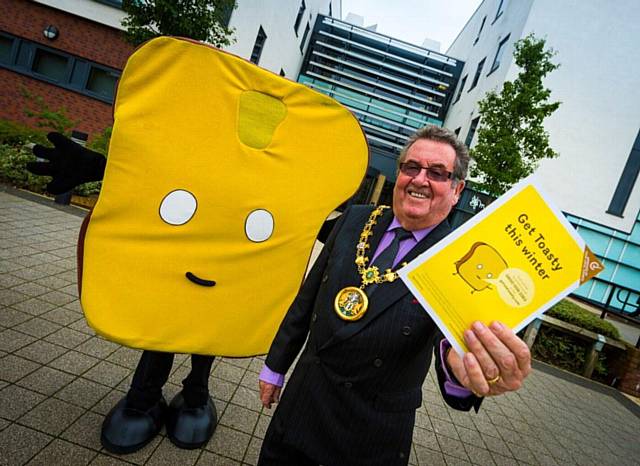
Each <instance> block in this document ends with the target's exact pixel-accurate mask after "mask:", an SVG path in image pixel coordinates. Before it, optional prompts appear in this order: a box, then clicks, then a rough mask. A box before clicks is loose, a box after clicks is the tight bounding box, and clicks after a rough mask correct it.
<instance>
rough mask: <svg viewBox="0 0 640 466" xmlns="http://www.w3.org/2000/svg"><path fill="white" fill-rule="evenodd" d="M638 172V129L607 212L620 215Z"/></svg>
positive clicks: (639, 145) (639, 150)
mask: <svg viewBox="0 0 640 466" xmlns="http://www.w3.org/2000/svg"><path fill="white" fill-rule="evenodd" d="M638 173H640V131H638V135H637V136H636V141H635V142H634V144H633V147H632V148H631V153H629V158H628V159H627V163H626V164H625V166H624V169H623V170H622V174H621V175H620V181H618V186H616V190H615V192H614V193H613V198H612V199H611V203H610V204H609V208H608V209H607V213H608V214H611V215H616V216H618V217H622V214H623V213H624V208H625V207H626V206H627V201H629V196H631V191H633V187H634V186H635V184H636V181H637V180H638Z"/></svg>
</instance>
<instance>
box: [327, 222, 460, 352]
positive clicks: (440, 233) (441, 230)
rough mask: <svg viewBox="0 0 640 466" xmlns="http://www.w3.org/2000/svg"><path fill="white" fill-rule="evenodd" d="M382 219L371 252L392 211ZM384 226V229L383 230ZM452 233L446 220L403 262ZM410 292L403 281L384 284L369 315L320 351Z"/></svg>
mask: <svg viewBox="0 0 640 466" xmlns="http://www.w3.org/2000/svg"><path fill="white" fill-rule="evenodd" d="M387 215H389V217H390V218H387ZM382 218H383V221H382V222H378V223H379V225H376V226H380V227H381V228H380V230H381V231H382V234H379V233H378V232H377V231H374V236H373V238H372V241H371V249H370V251H375V250H376V248H377V247H378V244H379V243H380V240H381V239H382V236H383V234H384V232H385V231H386V229H387V227H388V226H389V223H391V220H392V219H393V213H392V212H391V209H389V211H387V212H386V213H385V215H384V216H383V217H382ZM383 225H384V228H382V226H383ZM450 231H451V228H450V227H449V222H447V221H446V220H445V221H443V222H442V223H440V224H439V225H438V226H437V227H436V228H435V229H434V230H433V231H432V232H431V233H429V234H428V235H427V236H426V237H425V238H423V239H422V241H420V242H419V243H418V244H416V245H415V246H414V248H413V249H412V250H411V251H409V253H407V255H406V256H405V257H404V258H403V262H410V261H412V260H413V259H415V258H416V257H417V256H418V255H420V254H421V253H423V252H424V251H426V250H427V249H429V248H430V247H431V246H433V245H434V244H436V243H437V242H438V241H440V240H441V239H442V238H444V237H445V236H446V235H447V234H448V233H449V232H450ZM374 238H375V239H376V243H375V246H374V244H373V239H374ZM370 255H371V256H373V252H370ZM365 291H366V290H365ZM408 292H409V290H408V288H407V287H406V286H405V284H404V282H403V281H402V280H401V279H397V280H395V281H394V282H391V283H383V284H380V285H378V287H377V288H376V289H375V290H374V292H373V293H371V295H370V296H369V309H368V310H367V313H366V314H365V315H364V317H363V318H362V319H360V320H357V321H355V322H346V323H345V325H343V326H342V327H341V328H340V329H338V330H337V331H336V332H335V333H334V334H333V336H332V337H331V338H330V339H329V340H328V341H327V342H326V343H325V344H324V345H322V347H321V348H320V349H321V350H322V349H324V348H327V347H329V346H332V345H334V344H336V343H339V342H341V341H344V340H345V339H347V338H350V337H352V336H353V335H355V334H356V333H358V332H359V331H360V330H362V329H363V328H364V327H366V326H367V325H369V324H370V323H371V322H373V320H375V319H376V318H377V317H378V316H380V314H382V313H383V312H384V311H385V310H387V309H388V308H389V307H390V306H391V305H392V304H393V303H395V302H396V301H398V300H399V299H400V298H402V297H403V296H404V295H405V294H407V293H408Z"/></svg>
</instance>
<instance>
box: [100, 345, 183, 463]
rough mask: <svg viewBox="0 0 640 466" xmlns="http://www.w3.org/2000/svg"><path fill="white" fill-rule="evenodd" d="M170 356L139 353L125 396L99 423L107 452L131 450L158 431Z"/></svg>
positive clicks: (164, 410)
mask: <svg viewBox="0 0 640 466" xmlns="http://www.w3.org/2000/svg"><path fill="white" fill-rule="evenodd" d="M173 356H174V355H173V354H172V353H158V352H155V351H144V352H143V353H142V356H141V357H140V362H139V363H138V367H136V372H135V374H134V375H133V381H132V382H131V388H130V389H129V392H128V393H127V396H126V397H124V398H123V399H122V400H120V401H119V402H118V404H116V405H115V406H114V407H113V408H112V409H111V411H110V412H109V414H107V417H105V419H104V422H103V423H102V434H101V436H100V440H101V441H102V446H104V448H105V449H106V450H107V451H110V452H112V453H117V454H126V453H133V452H134V451H137V450H139V449H141V448H142V447H144V446H145V445H146V444H147V443H149V442H150V441H151V440H152V439H153V438H154V437H155V436H156V435H157V434H158V432H160V429H161V428H162V426H163V424H164V422H165V418H166V415H167V402H166V401H165V400H164V397H163V396H162V387H163V385H164V384H165V383H166V382H167V379H168V378H169V373H170V372H171V366H172V365H173Z"/></svg>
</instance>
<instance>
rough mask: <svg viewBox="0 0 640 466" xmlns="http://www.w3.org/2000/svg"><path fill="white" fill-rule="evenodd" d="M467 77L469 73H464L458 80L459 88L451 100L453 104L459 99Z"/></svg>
mask: <svg viewBox="0 0 640 466" xmlns="http://www.w3.org/2000/svg"><path fill="white" fill-rule="evenodd" d="M468 77H469V73H467V74H465V75H464V77H463V78H462V79H461V80H460V88H459V89H458V92H457V93H456V98H455V100H454V101H453V103H454V104H455V103H456V102H457V101H458V100H460V97H462V92H463V91H464V86H465V85H466V84H467V78H468Z"/></svg>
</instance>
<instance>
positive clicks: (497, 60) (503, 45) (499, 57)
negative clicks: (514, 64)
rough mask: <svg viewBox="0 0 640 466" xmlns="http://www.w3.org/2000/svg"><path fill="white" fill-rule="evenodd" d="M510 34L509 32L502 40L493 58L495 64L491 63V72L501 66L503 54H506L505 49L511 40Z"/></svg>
mask: <svg viewBox="0 0 640 466" xmlns="http://www.w3.org/2000/svg"><path fill="white" fill-rule="evenodd" d="M510 36H511V35H510V34H509V35H508V36H507V37H505V38H504V39H502V40H501V41H500V44H499V45H498V50H497V51H496V56H495V58H494V59H493V65H491V69H490V70H489V74H491V73H493V72H494V71H495V70H496V69H497V68H498V67H499V66H500V60H502V55H503V54H504V49H505V48H506V45H507V41H508V40H509V37H510Z"/></svg>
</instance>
